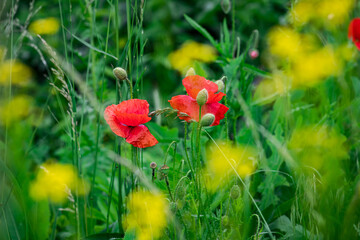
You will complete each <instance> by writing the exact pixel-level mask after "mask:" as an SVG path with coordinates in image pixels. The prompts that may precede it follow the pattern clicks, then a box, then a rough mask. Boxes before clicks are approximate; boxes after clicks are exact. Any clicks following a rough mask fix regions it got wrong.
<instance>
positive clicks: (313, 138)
mask: <svg viewBox="0 0 360 240" xmlns="http://www.w3.org/2000/svg"><path fill="white" fill-rule="evenodd" d="M345 141H346V137H345V136H343V135H341V134H339V133H338V132H336V131H335V130H334V129H331V128H329V127H327V126H306V127H302V128H299V129H296V130H295V131H294V132H293V134H292V136H291V138H290V140H289V142H288V148H289V149H290V150H292V151H293V152H294V153H295V155H296V156H297V157H298V159H299V160H300V162H301V163H302V164H303V165H305V166H310V167H313V168H315V169H320V168H321V167H322V166H323V164H324V161H328V160H330V159H345V158H347V157H348V153H347V151H346V148H345V147H344V142H345Z"/></svg>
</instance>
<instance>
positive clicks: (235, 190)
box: [230, 185, 241, 199]
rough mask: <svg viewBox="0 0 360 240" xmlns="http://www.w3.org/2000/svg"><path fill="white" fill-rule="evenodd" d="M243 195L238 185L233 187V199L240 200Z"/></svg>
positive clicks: (231, 191) (231, 195) (231, 192)
mask: <svg viewBox="0 0 360 240" xmlns="http://www.w3.org/2000/svg"><path fill="white" fill-rule="evenodd" d="M240 194H241V190H240V187H239V186H238V185H234V186H232V188H231V190H230V197H231V198H232V199H238V197H239V196H240Z"/></svg>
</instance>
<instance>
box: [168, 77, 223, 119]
mask: <svg viewBox="0 0 360 240" xmlns="http://www.w3.org/2000/svg"><path fill="white" fill-rule="evenodd" d="M182 82H183V85H184V86H185V89H186V92H187V93H188V94H189V95H178V96H175V97H172V98H171V100H169V102H170V105H171V107H173V108H174V109H177V110H178V111H179V113H178V116H179V118H180V119H182V120H185V121H187V122H190V121H192V120H195V121H196V122H198V121H199V104H198V103H197V102H196V97H197V95H198V93H199V92H200V91H201V90H202V89H204V88H205V89H206V90H207V92H208V94H209V97H208V99H207V102H206V103H205V104H204V105H203V106H202V107H201V117H202V116H204V115H205V114H207V113H212V114H214V116H215V121H214V123H213V124H212V125H211V126H216V125H218V124H219V123H220V120H221V119H223V118H224V116H225V113H226V112H227V111H228V110H229V108H228V107H226V106H225V105H223V104H221V103H219V101H220V100H221V99H222V97H223V96H225V93H222V92H218V85H217V84H216V83H214V82H212V81H209V80H206V79H205V78H204V77H201V76H198V75H193V76H188V77H186V78H184V79H183V81H182ZM181 113H186V114H187V115H188V116H181Z"/></svg>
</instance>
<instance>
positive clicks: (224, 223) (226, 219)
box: [221, 215, 230, 228]
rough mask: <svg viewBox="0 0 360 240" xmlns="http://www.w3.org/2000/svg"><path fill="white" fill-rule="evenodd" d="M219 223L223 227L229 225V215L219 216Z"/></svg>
mask: <svg viewBox="0 0 360 240" xmlns="http://www.w3.org/2000/svg"><path fill="white" fill-rule="evenodd" d="M221 225H222V226H223V227H224V228H228V227H229V226H230V220H229V217H228V216H227V215H225V216H222V218H221Z"/></svg>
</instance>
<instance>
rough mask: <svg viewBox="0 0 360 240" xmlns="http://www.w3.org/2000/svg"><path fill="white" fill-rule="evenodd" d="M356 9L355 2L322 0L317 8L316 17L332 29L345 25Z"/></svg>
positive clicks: (348, 0) (350, 0) (352, 0)
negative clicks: (354, 8) (351, 12)
mask: <svg viewBox="0 0 360 240" xmlns="http://www.w3.org/2000/svg"><path fill="white" fill-rule="evenodd" d="M353 7H354V0H322V1H320V2H319V5H318V6H316V8H315V9H316V16H317V18H318V19H319V20H320V21H321V22H322V24H323V25H324V26H325V27H328V28H330V29H332V28H334V27H336V26H338V25H340V24H343V23H344V22H345V21H346V20H347V19H348V17H349V14H350V11H351V10H352V8H353Z"/></svg>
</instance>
